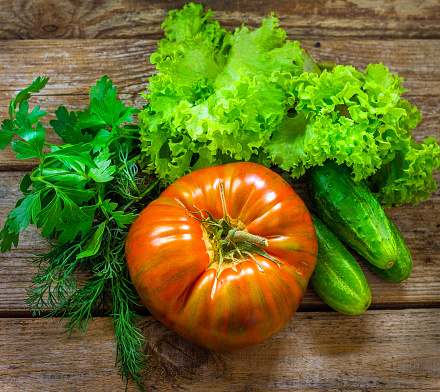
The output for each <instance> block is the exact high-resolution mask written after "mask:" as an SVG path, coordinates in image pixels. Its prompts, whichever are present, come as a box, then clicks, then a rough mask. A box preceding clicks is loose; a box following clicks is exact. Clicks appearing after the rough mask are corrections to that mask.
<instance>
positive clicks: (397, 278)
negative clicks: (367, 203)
mask: <svg viewBox="0 0 440 392" xmlns="http://www.w3.org/2000/svg"><path fill="white" fill-rule="evenodd" d="M390 224H391V227H392V228H393V231H394V236H395V239H396V243H397V260H396V262H395V263H394V265H393V266H392V267H391V268H388V269H380V268H377V267H376V266H375V265H373V264H371V263H369V262H368V261H366V260H364V261H365V264H366V265H367V266H368V267H369V268H370V269H371V270H372V271H373V272H374V273H376V274H377V275H379V276H380V277H381V278H382V279H384V280H386V281H388V282H391V283H400V282H403V281H404V280H406V279H408V278H409V276H410V275H411V271H412V267H413V262H412V257H411V253H410V252H409V249H408V245H407V244H406V241H405V239H404V238H403V235H402V233H401V232H400V230H399V229H398V227H397V226H396V224H395V223H394V222H393V221H392V220H391V219H390Z"/></svg>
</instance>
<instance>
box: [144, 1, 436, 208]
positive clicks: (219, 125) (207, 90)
mask: <svg viewBox="0 0 440 392" xmlns="http://www.w3.org/2000/svg"><path fill="white" fill-rule="evenodd" d="M211 18H212V12H211V11H208V12H206V13H204V12H203V8H202V6H201V5H198V4H193V3H190V4H187V5H186V6H184V8H183V9H182V10H175V11H171V12H170V16H169V18H168V19H167V20H165V22H164V23H163V25H162V27H163V29H164V31H165V38H164V39H162V40H161V41H160V42H159V45H158V49H157V51H156V52H155V53H153V55H152V56H151V62H152V63H153V64H156V68H157V73H156V74H155V75H154V76H152V77H151V78H150V80H149V86H148V90H147V93H146V94H145V95H144V97H145V98H147V99H148V100H149V103H148V106H147V107H146V108H145V109H144V110H142V111H141V113H140V114H139V120H140V122H141V124H142V125H141V141H142V153H143V159H142V165H143V169H144V171H145V172H147V173H155V174H156V175H157V176H158V177H159V178H161V179H162V180H163V181H164V182H165V183H170V182H172V181H174V180H175V179H177V178H179V177H181V176H182V175H184V174H186V173H187V172H189V171H191V170H195V169H198V168H200V167H204V166H209V165H215V164H222V163H227V162H231V161H236V160H252V161H256V162H258V163H261V164H263V165H266V166H270V165H277V166H279V167H280V168H282V169H284V170H287V171H290V172H291V175H292V177H294V178H298V177H299V176H301V175H302V174H304V172H305V170H307V168H309V167H311V166H314V165H320V164H323V162H324V161H325V160H327V159H333V160H336V161H337V162H338V163H345V164H346V165H347V166H349V167H351V169H352V171H353V175H354V177H355V179H356V180H357V181H360V180H363V179H366V180H368V183H369V184H370V186H371V189H372V190H373V191H374V192H375V194H376V196H377V197H378V199H379V201H380V202H381V203H382V204H383V205H385V206H391V205H401V204H403V203H407V202H413V203H417V202H418V201H420V200H425V199H427V198H428V197H429V196H430V191H433V190H435V189H436V183H435V181H434V180H433V175H432V174H433V169H435V168H438V167H439V166H440V147H439V145H438V143H437V142H438V140H437V139H435V138H429V139H427V140H424V141H423V143H422V144H418V143H416V142H415V141H414V140H413V139H412V133H411V132H412V130H413V129H414V128H415V127H416V125H417V124H418V123H419V121H420V117H421V116H420V112H419V111H418V109H417V108H416V107H411V105H410V104H409V103H408V102H407V101H406V100H404V99H402V98H401V95H402V93H403V92H404V91H405V90H404V88H403V87H401V82H402V79H401V78H399V77H397V76H396V75H393V74H391V73H390V72H389V70H388V68H387V67H385V66H384V65H383V64H370V65H369V66H368V67H367V69H366V70H365V72H364V73H361V72H359V71H357V70H356V69H355V68H354V67H352V66H341V65H338V66H331V65H329V64H325V65H323V66H321V64H316V63H315V62H314V60H313V59H312V58H311V57H310V56H309V55H308V54H307V53H306V52H305V51H304V50H302V49H301V48H300V45H299V42H296V41H295V42H291V41H289V40H286V33H285V32H284V31H283V30H282V29H280V28H279V23H278V20H277V19H276V18H275V17H274V16H273V15H272V16H271V17H269V18H268V19H264V20H263V22H262V25H261V27H260V28H258V29H256V30H253V31H251V30H249V29H248V28H247V27H245V26H243V27H241V28H240V29H236V30H235V32H229V31H226V30H224V29H222V28H221V27H220V25H219V23H218V22H217V21H214V20H212V19H211Z"/></svg>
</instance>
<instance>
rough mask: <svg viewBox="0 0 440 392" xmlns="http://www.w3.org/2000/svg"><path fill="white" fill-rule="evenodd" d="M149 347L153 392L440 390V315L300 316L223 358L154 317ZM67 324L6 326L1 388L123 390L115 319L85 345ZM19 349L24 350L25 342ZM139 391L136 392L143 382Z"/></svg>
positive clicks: (0, 347) (148, 322) (10, 322)
mask: <svg viewBox="0 0 440 392" xmlns="http://www.w3.org/2000/svg"><path fill="white" fill-rule="evenodd" d="M140 326H141V327H142V329H143V333H144V335H145V337H146V339H147V343H146V346H145V351H144V352H145V353H146V354H148V355H151V357H149V358H148V359H147V368H146V371H145V372H144V376H143V382H144V387H145V388H146V390H147V391H160V392H175V391H182V392H183V391H188V392H206V391H207V390H209V391H212V392H245V391H246V392H248V391H264V392H268V391H291V392H292V391H295V392H300V391H341V392H342V391H347V390H349V391H352V392H361V391H363V392H365V391H376V390H380V391H399V392H403V391H408V392H409V391H438V390H439V388H440V374H439V372H438V369H439V368H440V340H439V339H438V331H439V328H440V309H431V310H422V309H417V310H388V311H367V312H366V313H364V314H363V315H361V316H342V315H339V314H331V313H327V312H324V313H322V312H314V313H310V312H303V313H297V314H295V315H294V317H293V318H292V320H291V321H290V322H289V323H288V325H287V326H286V327H285V328H284V329H283V330H282V331H280V332H279V333H278V334H276V335H274V336H272V337H271V338H269V339H268V340H266V341H265V342H263V343H261V344H259V345H257V346H255V347H253V348H251V349H249V350H245V351H242V352H238V353H222V354H219V353H215V352H212V351H209V350H206V349H202V348H199V347H197V346H195V345H193V344H191V343H189V342H187V341H186V340H184V339H182V338H180V337H179V336H177V335H176V334H175V333H174V332H172V331H170V330H169V329H167V328H166V327H164V326H163V325H162V324H160V323H159V322H158V321H156V320H155V319H154V318H153V317H151V316H150V317H144V318H143V319H142V322H141V325H140ZM62 330H63V329H62V324H60V323H58V320H57V319H20V318H18V319H0V357H1V358H2V361H1V362H0V390H1V391H2V392H16V391H39V390H44V391H45V392H55V391H56V392H58V391H60V390H66V391H67V390H69V391H75V392H88V391H104V390H105V391H107V392H122V391H123V390H124V382H122V381H121V380H120V379H119V377H118V375H117V369H115V368H114V366H113V365H114V355H115V347H114V344H113V332H112V327H111V323H110V319H108V318H98V319H97V320H96V321H95V322H92V323H90V324H89V326H88V332H87V334H85V335H82V336H81V337H80V338H78V336H76V335H75V336H74V337H73V338H70V339H67V336H66V335H61V332H62ZM18 342H19V343H18ZM128 391H129V392H134V391H136V388H135V386H134V385H133V383H130V384H129V389H128Z"/></svg>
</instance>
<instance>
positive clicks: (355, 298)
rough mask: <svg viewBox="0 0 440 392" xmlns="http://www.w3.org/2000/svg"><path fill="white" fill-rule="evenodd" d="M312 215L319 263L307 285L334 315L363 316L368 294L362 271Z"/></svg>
mask: <svg viewBox="0 0 440 392" xmlns="http://www.w3.org/2000/svg"><path fill="white" fill-rule="evenodd" d="M311 215H312V220H313V224H314V226H315V231H316V238H317V240H318V261H317V262H316V266H315V270H314V271H313V274H312V276H311V278H310V284H311V285H312V287H313V289H314V290H315V291H316V293H317V294H318V295H319V296H320V297H321V298H322V300H323V301H324V302H325V303H326V304H328V305H329V306H330V307H332V308H333V309H335V310H336V311H338V312H340V313H344V314H350V315H356V314H361V313H363V312H364V311H365V310H366V309H368V307H369V306H370V304H371V291H370V286H369V285H368V282H367V279H366V278H365V275H364V273H363V271H362V269H361V267H360V266H359V264H358V262H357V261H356V260H355V258H354V257H353V256H352V255H351V253H350V252H349V251H348V250H347V249H346V248H345V246H344V245H343V244H342V243H341V241H339V240H338V238H337V237H336V236H335V235H334V234H333V233H332V232H331V231H330V229H328V228H327V226H326V225H325V224H324V223H322V222H321V221H320V220H319V219H318V218H317V217H316V216H315V215H314V214H313V213H312V214H311Z"/></svg>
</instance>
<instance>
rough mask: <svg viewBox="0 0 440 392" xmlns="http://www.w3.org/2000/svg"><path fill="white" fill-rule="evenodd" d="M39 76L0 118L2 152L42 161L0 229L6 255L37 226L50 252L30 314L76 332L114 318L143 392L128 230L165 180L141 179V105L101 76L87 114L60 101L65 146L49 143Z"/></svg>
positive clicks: (123, 369)
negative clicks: (128, 101)
mask: <svg viewBox="0 0 440 392" xmlns="http://www.w3.org/2000/svg"><path fill="white" fill-rule="evenodd" d="M47 81H48V78H40V77H38V78H37V79H36V80H35V81H34V82H33V83H32V84H31V85H30V86H29V87H28V88H26V89H24V90H23V91H21V92H20V93H18V94H17V96H16V97H15V99H13V100H12V101H11V103H10V105H9V119H6V120H4V121H3V122H2V127H1V132H0V149H4V148H6V147H7V146H8V145H9V144H10V143H11V142H12V144H11V148H12V150H13V151H14V152H16V153H17V158H18V159H30V158H32V159H37V160H38V161H39V164H38V165H36V167H35V168H34V170H32V172H31V173H28V174H26V175H25V176H24V177H23V179H22V181H21V183H20V190H21V192H22V193H23V197H21V198H20V199H19V200H18V201H17V203H16V206H15V208H14V209H12V211H11V212H10V213H9V215H8V217H7V220H6V222H5V225H4V227H3V229H2V230H1V232H0V240H1V245H0V249H1V251H2V252H6V251H9V250H11V248H12V245H14V246H18V242H19V236H20V233H21V232H23V231H24V230H25V229H26V228H27V227H28V226H29V225H31V224H34V225H36V227H37V228H39V229H41V232H40V235H41V236H42V237H44V238H46V239H47V240H48V242H49V246H50V248H49V249H50V250H49V251H48V252H47V253H45V254H41V255H37V256H36V257H35V258H34V259H33V260H31V262H32V263H34V264H36V265H37V266H38V273H37V275H36V276H35V277H34V278H33V284H32V285H31V287H30V288H29V289H28V304H29V306H30V308H31V309H32V311H33V314H34V315H36V314H41V313H43V312H44V313H46V312H47V311H49V313H48V315H49V316H56V315H61V318H62V319H64V320H65V321H66V323H65V328H66V332H68V333H69V334H70V333H71V332H73V331H74V330H79V331H80V332H81V333H82V332H86V330H87V323H88V321H89V320H90V319H92V318H93V316H94V315H108V316H112V317H113V323H114V331H115V340H116V351H117V354H116V365H119V367H120V374H121V376H122V377H123V378H125V379H126V380H127V381H128V379H129V377H132V378H133V379H134V380H135V381H136V383H137V385H138V387H139V388H140V389H141V390H142V389H143V388H142V385H141V378H140V373H141V371H142V369H143V366H144V362H143V359H144V358H143V357H144V355H143V353H142V346H143V337H142V333H141V330H140V328H139V327H138V326H137V321H138V317H139V316H138V314H137V313H136V306H137V304H138V303H139V298H138V296H137V293H136V291H135V289H134V287H133V285H132V283H131V281H130V277H129V273H128V268H127V266H126V262H125V251H124V246H125V239H126V236H127V232H128V227H129V226H130V224H131V223H132V222H133V221H134V220H135V219H136V217H137V214H138V212H139V211H140V210H141V209H142V208H143V207H145V206H146V204H148V203H149V202H150V201H151V200H153V199H154V198H155V197H157V196H158V191H159V189H158V187H159V185H158V182H157V181H155V180H154V178H151V177H145V176H138V173H137V165H136V162H137V160H138V158H139V154H140V142H139V128H138V126H137V125H135V124H133V123H132V116H133V115H135V114H137V113H138V112H139V111H138V110H136V109H134V108H132V107H129V106H125V104H124V103H122V102H121V101H120V100H118V99H117V88H116V87H114V86H113V85H112V81H111V80H109V79H108V78H107V76H106V75H105V76H103V77H102V78H101V80H99V81H98V82H97V83H96V86H93V87H92V88H91V90H90V104H89V105H88V106H87V108H86V109H85V110H82V111H71V112H69V111H68V110H67V108H66V107H64V106H60V107H59V108H58V109H57V110H56V111H55V115H56V119H54V120H51V122H50V125H51V126H52V128H53V129H54V131H55V132H56V133H57V134H58V136H59V137H60V139H61V141H62V143H60V144H52V143H48V142H46V128H45V127H44V126H43V124H42V122H41V120H40V119H41V118H42V117H43V116H45V115H46V114H47V113H46V112H45V111H42V110H40V106H37V107H35V108H34V109H33V110H31V111H30V109H29V102H28V100H29V98H30V97H31V93H38V92H40V91H41V89H43V88H44V86H45V85H46V83H47Z"/></svg>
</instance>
